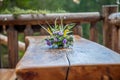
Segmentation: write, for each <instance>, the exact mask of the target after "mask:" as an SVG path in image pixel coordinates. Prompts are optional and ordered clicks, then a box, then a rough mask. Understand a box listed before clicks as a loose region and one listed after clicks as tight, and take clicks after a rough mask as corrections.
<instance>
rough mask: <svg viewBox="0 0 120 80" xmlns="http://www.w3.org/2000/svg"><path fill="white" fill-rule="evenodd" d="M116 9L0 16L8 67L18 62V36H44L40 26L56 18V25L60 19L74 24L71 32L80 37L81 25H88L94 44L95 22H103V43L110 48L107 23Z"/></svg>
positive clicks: (65, 22)
mask: <svg viewBox="0 0 120 80" xmlns="http://www.w3.org/2000/svg"><path fill="white" fill-rule="evenodd" d="M117 9H118V7H117V6H116V5H115V6H104V7H103V13H102V14H100V13H99V12H88V13H87V12H85V13H59V14H58V13H57V14H23V15H19V16H17V17H14V16H13V15H10V14H8V15H0V25H1V26H0V32H1V33H2V32H3V31H4V30H6V31H7V37H8V57H9V60H8V61H9V67H11V68H14V67H15V66H16V64H17V62H18V34H19V33H21V32H22V33H24V36H31V35H34V33H36V32H38V33H40V35H44V34H46V32H44V30H43V29H42V28H41V26H40V25H44V26H47V23H49V24H51V25H52V24H54V21H55V20H56V18H57V19H58V20H57V23H58V24H59V23H60V19H63V20H64V21H63V22H64V24H68V23H75V24H76V25H75V28H74V30H73V32H74V34H79V35H80V36H82V25H81V24H84V23H88V24H90V29H89V31H90V36H89V39H90V40H92V41H95V42H97V41H98V36H97V34H98V30H97V27H98V26H97V22H100V21H103V36H104V37H103V43H104V44H105V46H107V47H108V48H111V44H112V41H111V32H110V31H111V28H110V25H109V22H108V16H109V15H110V14H111V13H114V12H117ZM39 24H40V25H39ZM108 27H109V28H108ZM111 49H112V48H111ZM0 60H1V59H0ZM0 63H1V61H0ZM0 66H1V65H0Z"/></svg>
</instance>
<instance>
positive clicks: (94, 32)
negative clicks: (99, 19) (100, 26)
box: [90, 22, 97, 42]
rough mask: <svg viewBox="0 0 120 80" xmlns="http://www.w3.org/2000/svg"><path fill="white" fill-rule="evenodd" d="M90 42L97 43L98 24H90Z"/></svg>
mask: <svg viewBox="0 0 120 80" xmlns="http://www.w3.org/2000/svg"><path fill="white" fill-rule="evenodd" d="M90 40H91V41H94V42H97V29H96V22H92V23H91V24H90Z"/></svg>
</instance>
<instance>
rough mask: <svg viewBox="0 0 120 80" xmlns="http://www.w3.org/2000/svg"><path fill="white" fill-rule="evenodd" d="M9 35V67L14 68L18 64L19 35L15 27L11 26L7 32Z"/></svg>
mask: <svg viewBox="0 0 120 80" xmlns="http://www.w3.org/2000/svg"><path fill="white" fill-rule="evenodd" d="M7 35H8V49H9V50H8V52H9V55H8V56H9V65H10V67H11V68H14V67H15V66H16V64H17V62H18V33H17V31H16V30H15V29H14V26H13V25H9V28H8V30H7Z"/></svg>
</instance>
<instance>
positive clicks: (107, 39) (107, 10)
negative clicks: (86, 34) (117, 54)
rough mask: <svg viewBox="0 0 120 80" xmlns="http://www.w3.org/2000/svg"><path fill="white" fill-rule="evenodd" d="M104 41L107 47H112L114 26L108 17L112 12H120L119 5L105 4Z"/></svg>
mask: <svg viewBox="0 0 120 80" xmlns="http://www.w3.org/2000/svg"><path fill="white" fill-rule="evenodd" d="M102 12H103V14H102V15H103V18H104V19H103V43H104V45H105V46H106V47H108V48H110V49H112V38H111V36H112V28H110V27H111V25H110V23H109V20H108V17H109V15H110V14H112V13H115V12H118V5H113V6H103V11H102Z"/></svg>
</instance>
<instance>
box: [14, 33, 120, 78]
mask: <svg viewBox="0 0 120 80" xmlns="http://www.w3.org/2000/svg"><path fill="white" fill-rule="evenodd" d="M45 38H46V36H34V37H33V36H30V37H27V38H26V39H27V41H28V42H29V46H28V48H27V50H26V52H25V55H24V56H23V58H22V59H21V60H20V62H19V63H18V65H17V67H16V73H17V75H18V77H19V78H23V79H25V80H27V78H26V76H25V73H27V72H29V71H30V72H32V73H36V74H37V75H39V76H43V77H44V78H43V77H42V78H41V77H40V78H38V77H37V78H35V77H34V78H33V77H32V78H30V79H31V80H36V79H37V80H50V79H51V80H65V79H66V78H68V77H66V76H68V71H69V68H70V67H73V69H74V67H81V66H101V65H102V66H109V65H117V66H119V67H120V54H118V53H116V52H114V51H112V50H110V49H108V48H106V47H104V46H102V45H99V44H97V43H95V42H92V41H89V40H86V39H84V38H81V37H79V36H77V35H75V36H74V44H73V46H72V47H71V48H66V49H51V48H49V46H47V45H46V43H45V41H44V39H45ZM71 69H72V68H71ZM46 71H47V73H46ZM119 71H120V69H119ZM56 72H57V74H56ZM69 72H71V71H69ZM22 73H23V74H24V75H23V74H22ZM48 74H51V75H52V74H53V75H54V74H55V75H56V76H54V77H52V78H51V75H48ZM32 75H35V74H32ZM69 75H70V74H69ZM72 75H73V74H72ZM46 76H47V77H46ZM74 77H75V76H73V77H70V78H68V79H69V80H73V79H74ZM48 78H49V79H48ZM23 79H21V80H23ZM77 79H79V78H77ZM84 79H87V78H84ZM95 79H97V78H95ZM74 80H76V79H74ZM93 80H94V79H93Z"/></svg>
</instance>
